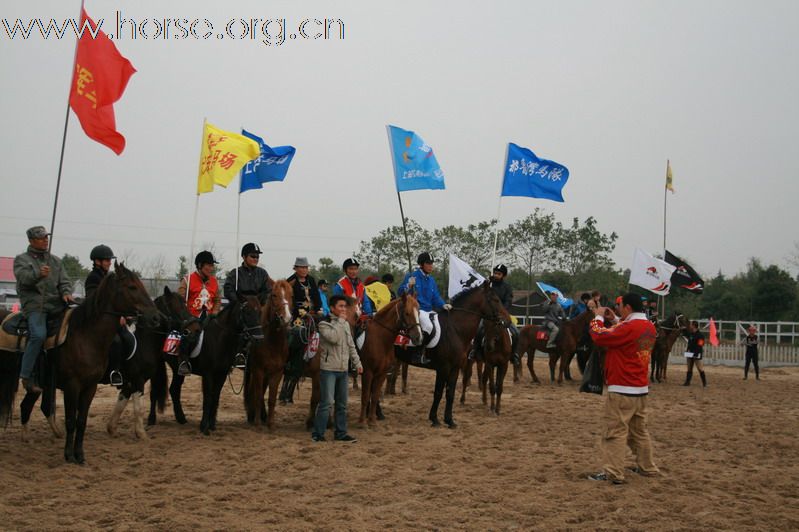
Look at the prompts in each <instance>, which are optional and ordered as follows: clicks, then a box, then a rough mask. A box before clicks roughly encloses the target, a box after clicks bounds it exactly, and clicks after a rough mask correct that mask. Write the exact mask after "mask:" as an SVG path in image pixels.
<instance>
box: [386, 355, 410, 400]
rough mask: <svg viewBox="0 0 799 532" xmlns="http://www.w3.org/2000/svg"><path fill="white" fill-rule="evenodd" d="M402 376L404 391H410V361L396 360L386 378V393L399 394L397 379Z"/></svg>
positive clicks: (404, 392)
mask: <svg viewBox="0 0 799 532" xmlns="http://www.w3.org/2000/svg"><path fill="white" fill-rule="evenodd" d="M400 376H402V388H401V390H402V393H403V395H404V394H407V393H408V363H407V362H401V361H399V360H396V361H395V362H394V365H393V366H392V367H391V369H389V370H388V376H387V378H386V395H397V379H399V377H400Z"/></svg>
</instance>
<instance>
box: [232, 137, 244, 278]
mask: <svg viewBox="0 0 799 532" xmlns="http://www.w3.org/2000/svg"><path fill="white" fill-rule="evenodd" d="M243 130H244V128H242V131H243ZM243 171H244V170H243V169H242V170H239V197H238V201H237V203H236V250H235V251H234V253H238V250H239V249H240V248H239V244H240V242H239V227H240V225H241V174H242V172H243ZM235 287H236V290H238V289H239V266H238V265H236V285H235Z"/></svg>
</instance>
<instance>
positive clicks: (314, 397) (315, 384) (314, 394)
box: [305, 373, 322, 430]
mask: <svg viewBox="0 0 799 532" xmlns="http://www.w3.org/2000/svg"><path fill="white" fill-rule="evenodd" d="M321 396H322V390H321V388H320V387H319V374H318V373H316V374H315V375H313V376H312V377H311V401H310V404H309V407H310V411H309V413H308V417H307V418H305V428H306V429H308V430H311V429H312V428H313V421H314V417H315V416H316V407H317V406H319V398H320V397H321Z"/></svg>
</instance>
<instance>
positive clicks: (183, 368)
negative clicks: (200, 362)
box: [178, 360, 191, 377]
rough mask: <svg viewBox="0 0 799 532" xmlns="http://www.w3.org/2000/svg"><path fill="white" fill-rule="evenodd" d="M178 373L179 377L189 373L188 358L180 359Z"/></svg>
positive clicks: (189, 363) (189, 364)
mask: <svg viewBox="0 0 799 532" xmlns="http://www.w3.org/2000/svg"><path fill="white" fill-rule="evenodd" d="M178 375H180V376H181V377H187V376H188V375H191V362H189V361H188V360H181V361H180V365H178Z"/></svg>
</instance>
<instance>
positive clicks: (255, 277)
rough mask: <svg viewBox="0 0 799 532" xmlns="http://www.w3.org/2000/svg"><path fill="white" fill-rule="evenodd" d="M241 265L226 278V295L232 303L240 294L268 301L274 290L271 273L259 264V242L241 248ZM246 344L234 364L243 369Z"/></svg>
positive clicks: (237, 354) (263, 301)
mask: <svg viewBox="0 0 799 532" xmlns="http://www.w3.org/2000/svg"><path fill="white" fill-rule="evenodd" d="M241 258H242V262H241V266H239V267H238V268H234V269H232V270H230V271H229V272H228V274H227V277H226V278H225V297H226V298H227V300H228V301H229V302H230V304H233V303H236V302H237V301H238V300H239V294H252V295H255V296H257V297H258V300H259V301H260V302H261V303H265V302H266V298H267V296H269V292H270V291H271V290H272V279H270V278H269V274H268V273H267V272H266V270H264V269H263V268H261V267H260V266H258V261H259V260H260V258H261V248H259V247H258V244H254V243H253V242H248V243H246V244H244V246H243V247H242V248H241ZM245 350H246V346H244V345H242V346H240V349H239V352H238V353H236V358H235V361H234V363H233V364H234V366H236V367H237V368H241V369H243V368H244V367H246V365H247V359H246V357H245V356H244V351H245Z"/></svg>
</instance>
